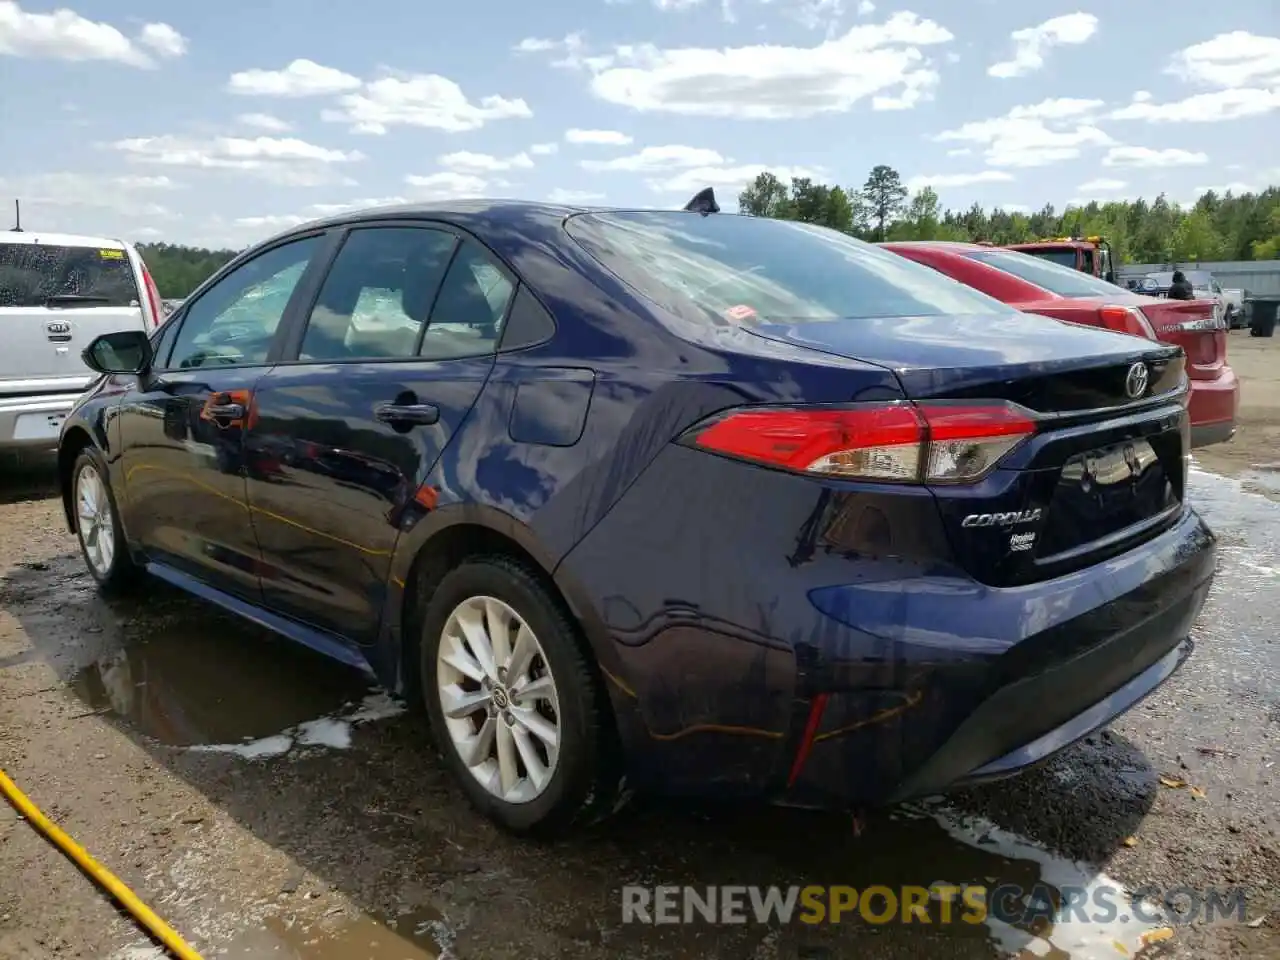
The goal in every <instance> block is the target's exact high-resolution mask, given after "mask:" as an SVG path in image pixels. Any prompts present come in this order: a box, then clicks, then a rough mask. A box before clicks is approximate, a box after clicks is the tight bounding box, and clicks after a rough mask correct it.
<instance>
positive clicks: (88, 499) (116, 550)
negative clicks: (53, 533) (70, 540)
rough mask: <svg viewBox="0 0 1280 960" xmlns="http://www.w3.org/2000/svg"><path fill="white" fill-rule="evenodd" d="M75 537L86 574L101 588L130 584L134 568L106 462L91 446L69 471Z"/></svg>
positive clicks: (134, 573)
mask: <svg viewBox="0 0 1280 960" xmlns="http://www.w3.org/2000/svg"><path fill="white" fill-rule="evenodd" d="M71 478H72V483H71V491H72V493H71V495H72V507H73V509H74V511H75V517H76V536H77V538H78V539H79V541H80V553H81V555H82V556H83V557H84V562H85V566H86V567H88V568H89V574H90V575H91V576H92V577H93V579H94V580H96V581H97V582H98V586H99V587H100V588H102V589H103V590H104V591H108V592H113V591H118V590H121V589H123V588H125V587H127V586H129V585H131V584H132V583H133V582H134V581H135V580H136V579H137V576H138V567H137V565H136V564H135V563H134V562H133V558H132V557H131V556H130V555H129V546H128V544H127V543H125V539H124V530H123V529H122V528H121V526H120V515H119V512H118V511H117V509H116V501H115V497H114V496H112V494H111V485H110V481H108V480H107V468H106V464H104V463H103V462H102V457H101V456H99V455H98V454H97V452H96V451H94V450H93V449H91V448H90V449H85V450H83V451H81V453H80V456H79V457H77V458H76V462H75V466H74V467H73V468H72V473H71Z"/></svg>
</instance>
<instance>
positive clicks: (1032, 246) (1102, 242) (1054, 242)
mask: <svg viewBox="0 0 1280 960" xmlns="http://www.w3.org/2000/svg"><path fill="white" fill-rule="evenodd" d="M1006 246H1007V248H1008V249H1010V250H1019V251H1021V252H1022V253H1029V254H1031V256H1033V257H1041V258H1042V259H1044V260H1050V261H1052V262H1053V263H1059V264H1062V266H1064V267H1070V268H1071V269H1072V270H1079V271H1080V272H1081V273H1089V274H1093V276H1095V277H1099V278H1100V279H1102V280H1106V281H1107V282H1108V283H1115V282H1116V271H1115V264H1114V261H1113V260H1112V257H1111V244H1110V243H1108V242H1107V239H1106V237H1057V238H1055V239H1049V240H1036V241H1034V242H1032V243H1010V244H1007V245H1006Z"/></svg>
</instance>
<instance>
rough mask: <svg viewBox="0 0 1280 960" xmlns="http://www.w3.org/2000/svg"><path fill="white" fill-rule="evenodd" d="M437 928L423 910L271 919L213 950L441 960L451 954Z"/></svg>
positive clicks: (244, 956) (309, 959) (316, 959)
mask: <svg viewBox="0 0 1280 960" xmlns="http://www.w3.org/2000/svg"><path fill="white" fill-rule="evenodd" d="M443 931H444V925H443V922H442V921H441V919H440V917H439V915H438V914H436V913H435V912H434V911H429V910H418V911H414V912H410V913H407V914H404V915H402V916H399V917H394V918H388V917H379V918H375V917H371V916H367V915H365V916H360V917H358V918H357V919H354V920H342V921H340V922H338V923H335V924H332V925H328V924H314V925H311V926H303V925H302V924H290V923H288V922H286V921H284V920H281V919H280V918H278V917H273V918H271V919H269V920H267V922H266V924H265V925H264V926H262V927H259V928H257V929H255V930H250V931H246V932H245V933H243V934H241V935H240V936H238V937H236V938H235V939H234V940H233V941H232V942H231V943H230V944H228V945H227V946H226V947H225V948H223V949H222V950H220V951H219V953H220V955H221V956H224V957H228V958H235V960H267V958H270V960H446V958H448V957H450V956H452V954H451V953H450V952H449V950H448V947H447V937H446V936H445V935H444V932H443ZM442 944H444V946H443V947H442Z"/></svg>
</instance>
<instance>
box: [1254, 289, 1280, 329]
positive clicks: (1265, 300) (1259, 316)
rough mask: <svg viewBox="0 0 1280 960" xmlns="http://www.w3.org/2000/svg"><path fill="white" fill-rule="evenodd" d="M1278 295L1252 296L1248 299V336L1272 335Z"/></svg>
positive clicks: (1279, 302)
mask: <svg viewBox="0 0 1280 960" xmlns="http://www.w3.org/2000/svg"><path fill="white" fill-rule="evenodd" d="M1277 311H1280V297H1253V298H1252V299H1250V301H1249V336H1251V337H1273V336H1275V333H1276V313H1277Z"/></svg>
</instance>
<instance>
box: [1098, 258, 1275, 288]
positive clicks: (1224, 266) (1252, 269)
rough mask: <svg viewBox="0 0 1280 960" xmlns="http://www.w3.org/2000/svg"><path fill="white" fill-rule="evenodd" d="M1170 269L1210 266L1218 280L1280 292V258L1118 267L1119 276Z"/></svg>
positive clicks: (1128, 264)
mask: <svg viewBox="0 0 1280 960" xmlns="http://www.w3.org/2000/svg"><path fill="white" fill-rule="evenodd" d="M1170 270H1207V271H1208V272H1209V273H1212V274H1213V275H1214V276H1215V277H1216V278H1217V279H1218V283H1220V284H1222V286H1223V287H1225V288H1227V289H1231V288H1234V287H1243V288H1244V289H1245V290H1248V291H1249V293H1251V294H1252V295H1253V296H1255V297H1277V296H1280V260H1221V261H1216V262H1205V263H1201V262H1198V261H1197V262H1185V263H1125V264H1121V265H1120V266H1119V267H1118V268H1116V279H1118V280H1124V278H1125V277H1134V276H1141V275H1142V274H1146V273H1163V272H1168V271H1170Z"/></svg>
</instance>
